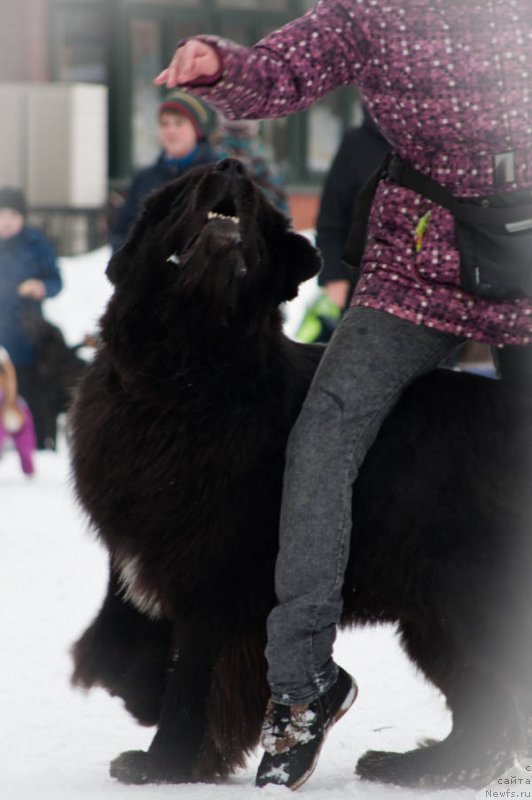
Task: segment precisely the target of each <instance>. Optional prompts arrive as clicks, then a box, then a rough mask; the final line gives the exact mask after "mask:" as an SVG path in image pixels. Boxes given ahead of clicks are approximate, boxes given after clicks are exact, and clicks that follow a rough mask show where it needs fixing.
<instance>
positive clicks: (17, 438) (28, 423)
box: [0, 397, 36, 475]
mask: <svg viewBox="0 0 532 800" xmlns="http://www.w3.org/2000/svg"><path fill="white" fill-rule="evenodd" d="M18 404H19V407H20V409H21V411H22V412H23V414H24V423H23V425H22V428H21V429H20V430H19V431H18V432H17V433H10V432H9V431H7V430H6V429H5V427H4V425H3V424H2V421H1V420H0V452H1V451H2V448H3V446H4V443H5V441H6V439H7V438H8V437H10V438H11V439H12V440H13V444H14V445H15V448H16V450H17V453H18V455H19V458H20V466H21V467H22V472H23V473H24V474H25V475H33V473H34V472H35V466H34V464H33V454H34V452H35V448H36V439H35V428H34V426H33V417H32V416H31V412H30V410H29V408H28V406H27V405H26V403H25V402H24V400H22V399H21V398H20V397H19V398H18Z"/></svg>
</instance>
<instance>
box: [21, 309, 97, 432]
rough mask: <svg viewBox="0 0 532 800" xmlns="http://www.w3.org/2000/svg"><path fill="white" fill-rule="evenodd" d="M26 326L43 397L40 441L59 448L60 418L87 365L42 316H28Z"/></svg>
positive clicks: (60, 332) (39, 402) (24, 322)
mask: <svg viewBox="0 0 532 800" xmlns="http://www.w3.org/2000/svg"><path fill="white" fill-rule="evenodd" d="M23 325H24V329H25V331H26V333H27V334H28V336H29V338H30V340H31V341H32V343H33V345H34V347H35V351H36V357H37V377H38V387H39V394H40V395H41V397H40V398H39V400H38V404H37V410H38V414H37V415H36V419H35V422H36V424H37V423H38V431H37V433H38V439H39V440H40V441H41V442H42V443H43V444H46V446H48V447H55V444H56V440H57V418H58V417H59V415H60V414H64V413H65V412H66V411H68V408H69V406H70V402H71V400H72V394H73V391H74V389H75V387H76V384H77V383H78V381H79V379H80V378H81V375H82V374H83V371H84V369H85V367H86V365H87V363H86V361H84V360H83V359H82V358H80V356H79V355H78V353H77V348H75V347H70V346H69V345H68V344H67V343H66V341H65V337H64V336H63V333H62V331H61V329H60V328H58V327H57V325H53V324H52V323H51V322H49V321H48V320H46V319H44V318H43V317H42V316H40V314H32V313H28V314H25V316H24V319H23ZM28 400H31V398H28Z"/></svg>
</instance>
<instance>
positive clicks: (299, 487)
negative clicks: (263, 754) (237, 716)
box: [266, 308, 463, 705]
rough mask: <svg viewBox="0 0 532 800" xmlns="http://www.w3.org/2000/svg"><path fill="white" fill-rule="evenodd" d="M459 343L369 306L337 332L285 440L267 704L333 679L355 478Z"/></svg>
mask: <svg viewBox="0 0 532 800" xmlns="http://www.w3.org/2000/svg"><path fill="white" fill-rule="evenodd" d="M462 342H463V339H462V338H460V337H456V336H453V335H451V334H446V333H442V332H440V331H436V330H434V329H430V328H427V327H424V326H422V325H414V324H412V323H410V322H406V321H404V320H401V319H399V318H398V317H394V316H392V315H391V314H387V313H384V312H382V311H375V310H374V309H369V308H353V309H350V310H349V311H348V312H347V313H346V314H345V316H344V318H343V319H342V322H341V323H340V325H339V326H338V328H337V330H336V332H335V334H334V336H333V338H332V340H331V342H330V344H329V346H328V348H327V351H326V354H325V356H324V357H323V360H322V362H321V364H320V366H319V368H318V370H317V372H316V375H315V377H314V380H313V382H312V385H311V387H310V390H309V393H308V396H307V398H306V400H305V403H304V405H303V408H302V410H301V414H300V416H299V418H298V420H297V422H296V424H295V426H294V428H293V430H292V433H291V435H290V438H289V442H288V449H287V456H286V468H285V475H284V489H283V502H282V509H281V528H280V549H279V555H278V558H277V565H276V574H275V589H276V594H277V600H278V605H277V606H276V607H275V608H274V609H273V611H272V612H271V614H270V616H269V618H268V645H267V648H266V657H267V660H268V680H269V683H270V688H271V692H272V699H273V701H274V702H277V703H284V704H287V705H293V704H299V703H308V702H310V701H312V700H315V699H316V698H317V697H318V696H320V695H321V694H323V693H324V692H326V691H327V690H328V689H329V688H330V686H332V684H333V683H334V682H335V680H336V677H337V674H338V668H337V667H336V665H335V663H334V661H333V660H332V647H333V643H334V639H335V636H336V625H337V623H338V622H339V620H340V615H341V611H342V584H343V577H344V572H345V568H346V565H347V559H348V557H349V541H350V535H351V493H352V492H351V487H352V484H353V481H354V480H355V478H356V476H357V473H358V470H359V467H360V465H361V463H362V461H363V459H364V457H365V455H366V453H367V451H368V450H369V448H370V447H371V445H372V443H373V441H374V440H375V438H376V435H377V433H378V431H379V428H380V426H381V424H382V422H383V421H384V418H385V417H386V416H387V415H388V413H389V412H390V410H391V409H392V407H393V406H394V404H395V403H396V401H397V400H398V398H399V396H400V395H401V393H402V392H403V390H404V389H405V387H406V386H407V385H408V384H409V383H410V382H411V381H412V380H413V379H414V378H415V377H416V376H418V375H421V374H423V373H425V372H428V371H430V370H431V369H432V368H433V367H435V366H437V365H438V364H439V363H440V362H441V361H442V360H443V358H444V357H445V356H447V355H448V354H449V353H450V352H451V351H452V350H454V349H455V348H456V347H457V346H459V345H460V344H461V343H462Z"/></svg>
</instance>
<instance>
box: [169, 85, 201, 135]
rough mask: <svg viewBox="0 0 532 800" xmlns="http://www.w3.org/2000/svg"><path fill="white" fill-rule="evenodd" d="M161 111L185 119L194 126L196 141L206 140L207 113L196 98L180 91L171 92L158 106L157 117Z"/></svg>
mask: <svg viewBox="0 0 532 800" xmlns="http://www.w3.org/2000/svg"><path fill="white" fill-rule="evenodd" d="M163 111H173V112H174V113H175V114H182V115H183V116H184V117H187V118H188V119H189V120H190V121H191V122H192V124H193V125H194V128H195V129H196V135H197V137H198V139H205V138H206V136H207V129H208V124H209V112H208V111H207V108H206V106H205V105H204V104H203V103H202V102H201V100H199V99H198V98H197V97H194V96H193V95H191V94H188V93H187V92H182V91H180V90H177V91H175V92H172V93H171V94H169V95H168V97H166V98H165V100H163V102H162V103H161V105H160V106H159V116H161V114H162V113H163Z"/></svg>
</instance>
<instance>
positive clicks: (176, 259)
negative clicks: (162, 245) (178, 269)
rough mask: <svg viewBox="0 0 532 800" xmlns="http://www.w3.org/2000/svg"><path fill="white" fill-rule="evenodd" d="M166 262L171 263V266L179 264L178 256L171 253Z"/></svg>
mask: <svg viewBox="0 0 532 800" xmlns="http://www.w3.org/2000/svg"><path fill="white" fill-rule="evenodd" d="M166 260H167V261H171V262H172V264H179V256H178V255H177V253H172V255H171V256H168V258H167V259H166Z"/></svg>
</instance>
